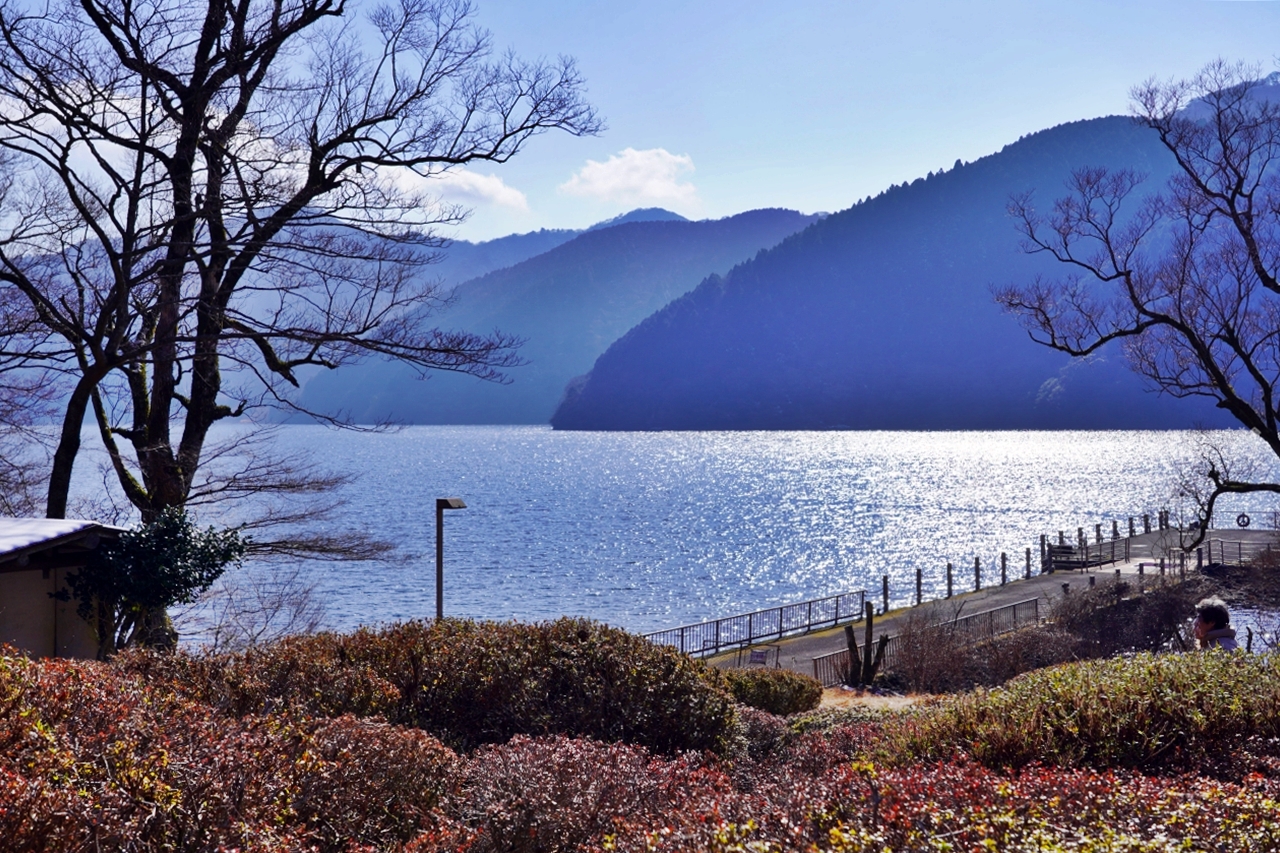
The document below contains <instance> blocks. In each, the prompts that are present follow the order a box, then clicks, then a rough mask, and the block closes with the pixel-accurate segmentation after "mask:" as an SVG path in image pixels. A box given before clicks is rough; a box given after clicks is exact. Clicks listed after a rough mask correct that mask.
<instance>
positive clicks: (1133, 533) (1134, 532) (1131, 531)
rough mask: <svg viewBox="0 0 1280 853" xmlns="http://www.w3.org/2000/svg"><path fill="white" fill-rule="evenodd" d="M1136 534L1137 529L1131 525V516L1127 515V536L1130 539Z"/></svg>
mask: <svg viewBox="0 0 1280 853" xmlns="http://www.w3.org/2000/svg"><path fill="white" fill-rule="evenodd" d="M1137 535H1138V531H1137V529H1136V528H1135V527H1134V526H1133V516H1132V515H1131V516H1129V538H1130V539H1132V538H1133V537H1135V536H1137Z"/></svg>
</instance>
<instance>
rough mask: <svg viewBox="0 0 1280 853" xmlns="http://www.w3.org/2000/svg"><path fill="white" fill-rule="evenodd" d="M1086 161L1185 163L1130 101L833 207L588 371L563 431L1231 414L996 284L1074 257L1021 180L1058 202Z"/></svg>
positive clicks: (1108, 421) (563, 412) (1103, 421)
mask: <svg viewBox="0 0 1280 853" xmlns="http://www.w3.org/2000/svg"><path fill="white" fill-rule="evenodd" d="M1082 166H1107V167H1112V168H1117V167H1127V168H1134V169H1136V170H1138V171H1140V172H1143V173H1146V174H1147V175H1148V183H1147V186H1148V187H1149V189H1150V190H1151V191H1153V192H1154V191H1157V190H1159V189H1161V188H1162V186H1163V183H1164V180H1165V178H1166V177H1167V175H1168V174H1169V173H1170V170H1171V168H1172V162H1171V159H1170V158H1169V156H1168V154H1167V153H1166V152H1165V150H1164V149H1163V148H1162V147H1161V146H1160V145H1159V142H1158V140H1157V139H1156V138H1155V136H1154V134H1152V133H1150V132H1149V131H1147V130H1145V129H1143V128H1141V127H1139V126H1138V125H1137V124H1136V123H1135V122H1133V121H1132V120H1129V119H1127V118H1122V117H1109V118H1102V119H1094V120H1089V121H1082V122H1075V123H1072V124H1067V125H1062V126H1059V127H1055V128H1052V129H1050V130H1046V131H1042V132H1040V133H1036V134H1032V135H1030V136H1027V137H1024V138H1023V139H1021V140H1019V141H1018V142H1016V143H1014V144H1011V145H1009V146H1007V147H1006V148H1004V149H1003V150H1002V151H1000V152H998V153H996V154H993V155H990V156H988V157H984V158H982V159H980V160H978V161H975V162H973V163H969V164H961V163H959V162H958V161H957V164H956V166H955V167H954V168H952V169H950V170H948V171H946V172H942V173H938V174H931V175H930V176H928V177H927V178H921V179H918V180H916V181H914V182H912V183H911V184H910V185H902V186H898V187H893V188H891V189H889V190H888V191H886V192H884V193H882V194H881V195H879V196H877V197H876V198H874V199H869V200H866V201H863V202H861V203H859V204H856V205H854V206H853V207H851V208H849V209H848V210H845V211H842V212H840V213H837V214H833V215H831V216H829V217H827V218H825V219H824V220H822V221H820V222H817V223H815V224H814V225H812V226H810V227H809V228H808V229H806V230H805V231H804V232H802V233H800V234H797V235H795V236H794V237H792V238H790V239H788V240H787V241H785V242H784V243H782V244H780V245H779V246H777V247H775V248H773V249H771V250H769V251H767V252H764V253H761V254H760V255H759V256H758V257H756V258H754V259H752V260H750V261H748V262H745V263H743V264H741V265H739V266H738V267H736V268H734V269H733V270H731V271H730V272H729V273H728V274H727V275H724V276H711V277H709V278H707V279H706V280H704V281H703V282H702V283H701V284H700V285H699V286H698V287H697V288H696V289H695V290H693V291H692V292H690V293H688V294H687V295H685V296H683V297H681V298H679V299H677V300H675V301H674V302H672V303H671V304H670V305H667V306H665V307H664V308H663V309H662V310H661V311H658V312H656V313H655V314H653V315H652V316H650V317H648V318H647V319H646V320H645V321H644V322H642V323H640V324H639V325H638V326H636V327H635V328H634V329H632V330H630V331H629V332H628V333H627V334H626V335H625V336H623V337H622V338H621V339H620V340H618V341H617V342H616V343H614V344H613V345H612V346H611V347H610V348H609V349H608V350H607V351H606V352H605V353H604V354H603V355H602V356H601V357H600V358H599V359H598V360H597V362H596V364H595V366H594V368H593V369H592V371H591V373H590V374H588V375H586V376H583V377H579V378H577V379H575V380H574V381H573V382H572V383H570V385H569V386H568V387H567V389H566V395H565V400H564V401H563V402H562V404H561V406H560V407H559V408H558V410H557V412H556V414H555V416H554V417H553V419H552V424H553V425H554V426H555V427H557V428H562V429H565V428H567V429H824V428H859V429H1011V428H1017V429H1022V428H1067V427H1070V428H1094V429H1099V428H1125V427H1128V428H1154V427H1166V428H1172V427H1187V426H1192V425H1194V424H1197V423H1202V422H1203V423H1208V424H1219V423H1225V421H1224V420H1223V418H1222V417H1221V415H1220V413H1218V412H1216V411H1215V410H1214V409H1212V408H1211V407H1210V406H1209V405H1207V404H1205V405H1196V404H1194V403H1192V402H1190V401H1177V400H1173V399H1171V398H1168V397H1159V396H1156V395H1152V394H1148V393H1144V392H1143V390H1142V389H1141V386H1140V383H1139V381H1138V380H1137V379H1136V377H1134V376H1133V375H1132V374H1130V373H1129V371H1128V370H1127V368H1126V366H1125V364H1124V359H1123V354H1122V353H1121V351H1120V350H1119V349H1118V348H1116V347H1111V348H1109V349H1108V350H1107V351H1104V352H1103V353H1100V354H1099V355H1098V356H1096V357H1095V358H1093V359H1091V360H1089V361H1088V362H1082V361H1074V362H1073V361H1071V360H1070V359H1068V358H1067V357H1065V356H1063V355H1061V354H1058V353H1054V352H1051V351H1049V350H1047V349H1045V348H1043V347H1040V346H1038V345H1036V344H1034V343H1032V342H1031V341H1030V340H1029V339H1028V336H1027V334H1026V332H1025V331H1023V330H1022V329H1021V328H1020V327H1019V326H1018V325H1017V323H1016V322H1015V321H1014V320H1013V319H1012V318H1010V317H1008V316H1006V315H1004V314H1003V313H1002V311H1001V309H1000V308H999V307H998V306H997V305H996V304H995V302H994V300H993V298H992V295H991V287H992V286H993V285H1001V284H1004V283H1007V282H1017V281H1028V280H1029V279H1030V277H1032V276H1034V275H1036V274H1037V273H1046V274H1049V275H1054V274H1061V273H1062V272H1063V270H1062V269H1058V268H1055V264H1054V263H1053V262H1052V261H1051V260H1050V259H1047V258H1045V257H1044V256H1030V255H1028V254H1026V253H1025V252H1023V251H1022V249H1021V247H1020V241H1019V236H1018V233H1017V230H1016V228H1015V223H1014V221H1013V220H1012V219H1011V218H1010V216H1009V215H1008V213H1007V206H1008V202H1009V198H1010V196H1011V195H1012V194H1014V193H1019V192H1023V191H1026V190H1035V191H1036V199H1037V202H1038V204H1039V205H1041V206H1042V207H1047V206H1049V205H1051V204H1052V202H1053V200H1054V199H1055V198H1056V197H1057V196H1059V195H1061V194H1062V193H1063V185H1064V181H1065V180H1066V179H1067V178H1068V177H1069V175H1070V173H1071V171H1072V170H1073V169H1075V168H1079V167H1082Z"/></svg>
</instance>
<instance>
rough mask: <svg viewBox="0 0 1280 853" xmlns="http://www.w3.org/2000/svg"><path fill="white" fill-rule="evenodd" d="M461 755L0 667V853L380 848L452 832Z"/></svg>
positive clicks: (56, 667) (51, 669) (19, 666)
mask: <svg viewBox="0 0 1280 853" xmlns="http://www.w3.org/2000/svg"><path fill="white" fill-rule="evenodd" d="M456 763H457V757H456V756H455V755H454V753H453V752H452V751H451V750H449V749H448V748H446V747H445V746H444V745H443V744H441V743H439V742H438V741H436V740H435V739H434V738H431V737H430V736H428V735H426V734H424V733H422V732H416V731H406V730H401V729H396V728H394V727H392V726H389V725H386V724H384V723H377V722H373V721H362V720H356V719H354V718H351V717H343V718H338V719H333V720H328V719H317V720H296V719H290V718H287V717H281V716H249V717H244V718H242V719H236V720H232V719H228V718H227V717H226V716H224V715H222V714H219V713H217V712H215V711H214V710H213V709H212V708H210V707H208V706H205V705H201V704H199V703H195V702H191V701H188V700H185V699H182V698H180V697H177V696H175V695H174V694H173V693H172V692H170V691H167V690H165V689H164V688H163V686H159V687H157V686H156V685H145V684H143V683H142V682H141V680H140V679H137V678H134V677H130V676H127V675H122V674H121V673H120V672H119V671H117V670H114V669H112V668H111V667H107V666H103V665H96V664H92V663H84V662H81V663H73V662H67V661H41V662H32V661H27V660H24V659H21V658H17V657H0V833H3V834H2V836H0V837H3V838H4V849H5V850H6V851H14V853H23V851H37V850H38V851H55V852H56V853H60V851H79V850H94V849H102V850H138V851H152V850H154V851H167V850H184V851H214V850H221V849H230V848H237V849H241V850H244V851H250V850H252V851H264V853H265V851H299V853H301V851H321V853H327V851H333V853H337V851H345V850H348V849H352V848H356V847H361V846H365V847H368V848H375V847H377V848H384V849H389V848H390V847H393V846H395V845H398V844H400V843H402V842H404V841H408V840H410V839H412V838H416V837H419V836H421V835H422V834H423V833H424V832H435V833H445V832H447V831H448V830H449V829H450V826H451V824H450V823H449V822H448V821H447V820H445V819H444V818H443V816H442V813H440V812H439V811H438V810H437V804H438V803H439V801H440V799H441V798H442V797H443V796H444V794H446V793H448V792H450V791H451V790H452V786H453V784H454V782H455V780H456V778H457V777H456V772H455V771H456Z"/></svg>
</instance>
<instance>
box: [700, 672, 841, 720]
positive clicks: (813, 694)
mask: <svg viewBox="0 0 1280 853" xmlns="http://www.w3.org/2000/svg"><path fill="white" fill-rule="evenodd" d="M720 677H721V678H722V679H723V682H724V684H725V686H726V687H727V688H728V689H729V692H730V693H731V694H732V695H733V698H734V699H735V700H736V701H738V702H741V703H742V704H743V705H749V706H751V707H752V708H758V709H759V710H761V711H768V712H769V713H770V714H777V715H778V716H779V717H785V716H787V715H789V714H798V713H800V712H801V711H812V710H813V709H814V708H816V707H818V705H820V704H821V703H822V683H821V682H820V681H818V680H817V679H816V678H813V677H811V676H808V675H803V674H801V673H799V672H792V671H791V670H789V669H725V670H721V671H720Z"/></svg>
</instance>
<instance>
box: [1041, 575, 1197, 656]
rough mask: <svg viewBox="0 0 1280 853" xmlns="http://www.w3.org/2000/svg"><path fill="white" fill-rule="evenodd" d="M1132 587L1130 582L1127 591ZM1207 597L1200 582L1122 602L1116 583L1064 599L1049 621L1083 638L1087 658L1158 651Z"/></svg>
mask: <svg viewBox="0 0 1280 853" xmlns="http://www.w3.org/2000/svg"><path fill="white" fill-rule="evenodd" d="M1126 587H1128V584H1127V582H1126V583H1124V584H1122V586H1121V591H1122V592H1123V591H1124V590H1125V588H1126ZM1202 593H1203V590H1202V588H1201V585H1200V584H1198V583H1196V582H1188V583H1166V584H1159V585H1157V586H1155V587H1153V588H1152V589H1149V590H1147V591H1146V592H1145V593H1144V594H1143V595H1131V596H1130V597H1128V598H1124V599H1119V600H1118V599H1117V595H1116V587H1115V585H1114V584H1104V585H1102V586H1098V587H1094V588H1090V589H1087V590H1084V591H1082V592H1079V593H1077V592H1072V593H1071V594H1070V595H1066V596H1063V597H1062V598H1060V599H1058V601H1057V603H1056V604H1055V605H1054V607H1053V610H1052V612H1051V613H1050V614H1049V619H1050V621H1051V622H1053V623H1054V624H1055V625H1057V626H1058V627H1059V628H1061V629H1062V630H1064V631H1069V632H1070V633H1072V634H1075V635H1076V636H1078V637H1079V638H1080V640H1081V647H1080V654H1081V655H1083V656H1087V657H1109V656H1111V655H1114V654H1117V653H1119V652H1128V651H1148V652H1158V651H1161V650H1162V649H1167V648H1169V647H1170V645H1171V644H1173V643H1175V642H1176V639H1175V638H1176V637H1177V636H1178V631H1179V629H1180V628H1181V627H1182V626H1184V625H1186V623H1187V620H1188V619H1189V618H1190V617H1191V616H1193V615H1194V614H1195V602H1196V601H1197V600H1198V599H1199V598H1201V597H1202Z"/></svg>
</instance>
